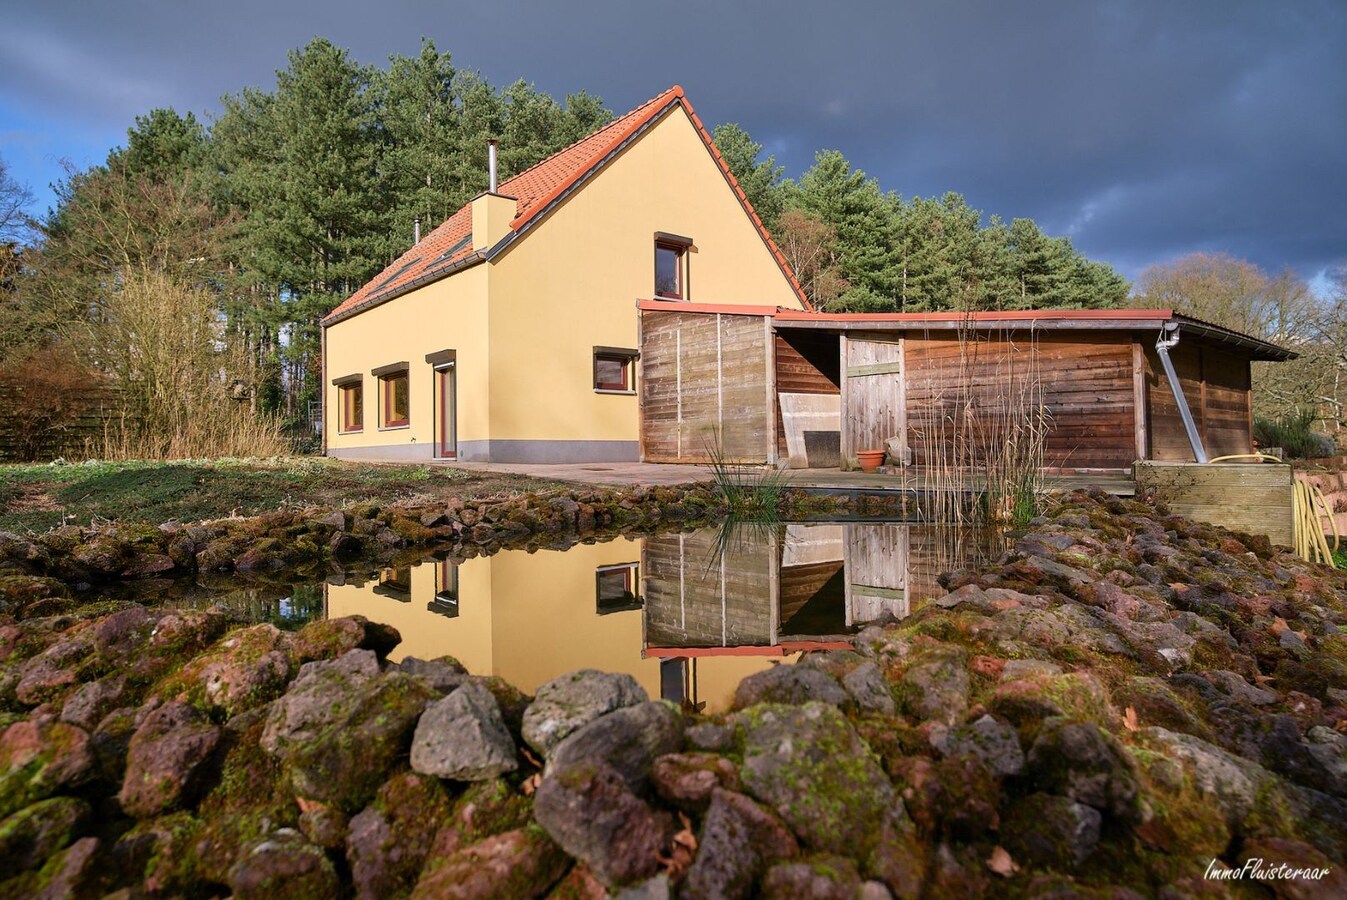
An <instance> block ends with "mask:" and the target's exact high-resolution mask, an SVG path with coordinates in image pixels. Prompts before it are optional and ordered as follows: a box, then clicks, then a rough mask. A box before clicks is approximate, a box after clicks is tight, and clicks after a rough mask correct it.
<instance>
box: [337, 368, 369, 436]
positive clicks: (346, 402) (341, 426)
mask: <svg viewBox="0 0 1347 900" xmlns="http://www.w3.org/2000/svg"><path fill="white" fill-rule="evenodd" d="M332 383H333V384H334V385H336V386H337V430H338V431H339V432H341V433H343V434H345V433H348V432H352V431H360V430H361V429H363V428H364V427H365V388H364V384H363V380H362V378H361V377H360V376H359V375H344V376H342V377H341V378H334V379H332Z"/></svg>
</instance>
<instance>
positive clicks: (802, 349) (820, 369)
mask: <svg viewBox="0 0 1347 900" xmlns="http://www.w3.org/2000/svg"><path fill="white" fill-rule="evenodd" d="M774 344H775V349H776V390H777V394H778V396H779V395H781V394H834V395H835V394H840V393H841V392H842V378H841V374H840V372H841V361H842V360H841V356H840V355H839V352H838V336H837V335H835V334H820V333H818V332H813V331H805V330H803V329H796V330H793V331H791V332H789V333H788V334H781V333H780V332H778V333H777V334H776V336H775V341H774ZM775 406H776V435H777V437H776V453H777V456H778V457H780V458H782V459H784V458H785V457H786V455H787V451H786V424H785V422H784V421H783V420H782V418H781V403H780V402H779V401H778V402H777V403H775Z"/></svg>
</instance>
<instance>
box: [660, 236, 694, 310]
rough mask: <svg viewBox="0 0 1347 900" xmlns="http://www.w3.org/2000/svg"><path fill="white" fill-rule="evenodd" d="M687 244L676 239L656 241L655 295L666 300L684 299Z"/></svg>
mask: <svg viewBox="0 0 1347 900" xmlns="http://www.w3.org/2000/svg"><path fill="white" fill-rule="evenodd" d="M686 252H687V245H685V244H681V243H676V242H674V241H665V240H656V241H655V296H656V297H659V298H661V299H664V300H683V299H686V298H685V297H684V296H683V293H684V292H683V258H684V254H685V253H686Z"/></svg>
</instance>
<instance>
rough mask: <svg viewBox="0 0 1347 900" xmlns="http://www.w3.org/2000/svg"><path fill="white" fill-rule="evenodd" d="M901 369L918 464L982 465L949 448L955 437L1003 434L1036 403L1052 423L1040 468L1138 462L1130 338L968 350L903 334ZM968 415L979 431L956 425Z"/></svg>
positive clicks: (1004, 340) (981, 342)
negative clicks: (941, 460) (952, 461)
mask: <svg viewBox="0 0 1347 900" xmlns="http://www.w3.org/2000/svg"><path fill="white" fill-rule="evenodd" d="M905 360H906V364H907V437H908V445H909V446H910V447H911V449H912V453H913V458H914V462H915V463H916V464H918V465H922V464H929V463H932V462H935V461H937V460H938V459H939V458H940V457H939V455H940V454H945V455H946V456H945V457H944V458H946V459H957V460H968V459H970V458H975V457H977V456H979V455H980V454H981V453H982V449H981V447H980V446H975V447H969V446H967V445H963V446H958V447H956V446H955V444H956V442H957V441H958V440H959V439H958V438H957V437H956V432H959V433H963V434H968V433H977V434H984V435H993V436H994V435H996V434H1004V433H1007V432H1008V430H1009V428H1010V426H1011V423H1013V422H1014V421H1020V420H1023V417H1024V416H1026V415H1032V414H1033V412H1034V411H1035V410H1036V409H1037V408H1038V405H1039V404H1040V403H1041V404H1042V407H1043V408H1044V409H1045V411H1046V412H1047V414H1048V416H1049V417H1050V421H1049V423H1048V434H1047V439H1046V447H1045V455H1044V465H1046V466H1060V467H1069V468H1079V469H1126V468H1127V467H1128V466H1130V465H1131V464H1132V462H1133V461H1134V460H1135V459H1136V420H1135V404H1134V402H1133V395H1134V379H1133V357H1132V341H1131V338H1130V336H1128V335H1123V334H1098V335H1091V334H1081V333H1076V334H1072V335H1069V336H1068V335H1058V334H1051V333H1039V334H1037V335H1030V334H1028V333H1023V332H1014V333H1007V332H1000V333H997V334H993V335H981V336H979V337H978V338H977V339H975V340H969V341H966V342H960V341H959V340H957V339H949V338H934V337H931V336H929V335H909V336H908V338H907V340H906V344H905ZM970 413H971V414H973V415H976V416H977V417H978V418H977V420H976V421H977V422H978V423H979V424H978V425H976V426H974V425H972V424H964V425H962V426H956V423H968V421H969V419H968V417H969V415H970ZM998 429H999V430H998ZM975 443H979V442H978V441H975ZM980 443H983V444H986V445H988V446H992V445H995V444H996V443H997V441H996V440H995V439H994V437H988V438H985V439H980Z"/></svg>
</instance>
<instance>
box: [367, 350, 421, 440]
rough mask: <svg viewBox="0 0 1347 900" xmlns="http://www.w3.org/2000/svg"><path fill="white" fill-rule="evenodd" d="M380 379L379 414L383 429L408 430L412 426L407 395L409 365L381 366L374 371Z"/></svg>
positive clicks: (402, 363) (409, 402)
mask: <svg viewBox="0 0 1347 900" xmlns="http://www.w3.org/2000/svg"><path fill="white" fill-rule="evenodd" d="M374 376H375V377H376V378H378V379H379V414H380V417H381V418H380V420H379V421H380V424H381V427H383V428H406V427H407V426H408V425H410V424H411V421H412V414H411V408H412V406H411V401H410V399H409V398H408V393H407V364H406V363H405V362H401V363H393V364H392V365H388V366H381V367H379V368H377V369H375V370H374Z"/></svg>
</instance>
